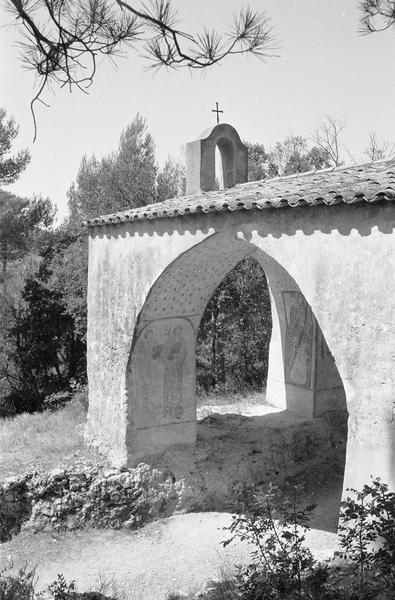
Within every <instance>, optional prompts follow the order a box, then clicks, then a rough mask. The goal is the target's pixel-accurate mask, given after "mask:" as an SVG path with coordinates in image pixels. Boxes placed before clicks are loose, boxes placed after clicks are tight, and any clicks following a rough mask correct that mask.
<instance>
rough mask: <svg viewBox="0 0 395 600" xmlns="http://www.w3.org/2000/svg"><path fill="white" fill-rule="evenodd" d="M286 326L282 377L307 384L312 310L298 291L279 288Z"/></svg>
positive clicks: (310, 371)
mask: <svg viewBox="0 0 395 600" xmlns="http://www.w3.org/2000/svg"><path fill="white" fill-rule="evenodd" d="M282 294H283V299H284V307H285V318H286V330H285V349H284V369H285V381H286V383H290V384H292V385H298V386H301V387H305V388H311V385H312V362H313V361H312V359H313V337H314V327H313V314H312V312H311V308H310V306H309V305H308V304H307V302H306V300H305V298H304V297H303V295H302V294H301V292H283V293H282Z"/></svg>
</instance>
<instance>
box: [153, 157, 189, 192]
mask: <svg viewBox="0 0 395 600" xmlns="http://www.w3.org/2000/svg"><path fill="white" fill-rule="evenodd" d="M185 188H186V179H185V166H184V165H183V164H182V163H181V162H179V161H176V160H174V159H172V158H170V157H169V158H168V159H167V160H166V162H165V165H164V167H163V169H162V171H160V172H159V173H158V176H157V178H156V200H157V202H163V200H167V199H168V198H176V197H178V196H183V195H184V194H185Z"/></svg>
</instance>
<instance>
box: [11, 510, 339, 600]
mask: <svg viewBox="0 0 395 600" xmlns="http://www.w3.org/2000/svg"><path fill="white" fill-rule="evenodd" d="M230 522H231V515H230V514H229V513H216V512H213V513H192V514H187V515H179V516H175V517H170V518H168V519H163V520H161V521H158V522H156V523H151V524H149V525H147V526H146V527H144V528H143V529H141V530H140V531H138V532H127V531H113V530H104V531H97V530H95V531H94V530H86V531H78V532H67V533H61V534H53V533H39V534H35V535H32V534H27V533H26V532H25V533H21V534H20V535H18V536H17V537H16V538H14V539H13V540H12V541H11V542H8V543H6V544H3V545H2V546H1V547H0V563H1V564H2V565H4V564H5V563H6V561H7V557H12V560H13V562H14V564H15V566H17V567H18V566H21V565H23V564H25V563H26V562H27V563H28V564H29V565H38V570H37V574H38V577H39V580H38V587H39V588H41V587H44V586H45V585H46V584H48V583H50V582H52V581H53V580H54V579H56V576H57V574H58V573H63V574H64V575H65V577H66V578H67V579H68V580H72V579H74V580H75V581H76V584H77V587H78V589H79V590H81V591H85V590H89V589H98V588H100V587H101V588H102V589H104V590H106V591H109V592H113V591H114V590H115V591H117V590H118V591H120V592H121V595H123V596H124V597H125V598H130V600H140V599H141V600H143V599H144V600H154V599H155V600H161V599H164V598H166V596H167V594H168V593H170V592H180V593H188V592H191V591H192V592H197V591H199V590H200V589H202V588H203V587H204V585H205V584H206V583H207V582H208V581H209V580H210V579H211V580H212V579H220V578H221V577H223V576H226V575H227V574H228V573H231V572H232V570H233V569H234V565H235V564H241V563H245V562H247V561H248V559H249V550H250V549H249V547H248V545H247V544H245V543H243V544H242V543H240V542H237V543H232V544H230V545H229V546H227V547H226V548H225V549H224V548H223V547H222V546H221V541H223V540H224V539H226V537H227V535H226V531H224V530H223V527H226V526H228V525H229V524H230ZM307 541H308V544H309V546H310V548H311V549H312V551H313V552H314V553H315V555H316V556H317V558H320V559H321V558H328V557H329V556H331V554H332V553H333V551H334V550H335V549H336V547H337V539H336V534H335V533H331V532H328V531H322V530H318V529H314V530H311V531H310V532H309V536H308V540H307ZM103 584H104V588H103Z"/></svg>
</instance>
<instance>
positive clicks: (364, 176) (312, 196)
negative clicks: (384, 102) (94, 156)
mask: <svg viewBox="0 0 395 600" xmlns="http://www.w3.org/2000/svg"><path fill="white" fill-rule="evenodd" d="M380 200H386V201H390V202H394V201H395V158H394V159H391V160H383V161H377V162H373V163H369V164H363V165H353V166H351V167H336V168H331V169H324V170H322V171H309V172H308V173H301V174H297V175H289V176H287V177H275V178H273V179H264V180H262V181H253V182H249V183H243V184H239V185H236V186H235V187H232V188H228V189H226V190H222V191H215V192H204V193H201V194H197V195H194V196H184V197H182V198H173V199H171V200H166V201H165V202H159V203H157V204H149V205H148V206H142V207H139V208H133V209H130V210H125V211H122V212H117V213H113V214H110V215H104V216H100V217H96V218H94V219H90V220H89V221H87V222H86V225H88V226H94V225H109V224H116V223H124V222H126V221H135V220H144V219H158V218H163V217H177V216H180V215H181V216H182V215H189V214H194V213H202V212H203V213H209V212H225V211H234V210H252V209H264V208H283V207H297V206H319V205H321V204H325V205H327V206H332V205H334V204H340V203H344V204H353V203H355V202H368V203H373V202H378V201H380Z"/></svg>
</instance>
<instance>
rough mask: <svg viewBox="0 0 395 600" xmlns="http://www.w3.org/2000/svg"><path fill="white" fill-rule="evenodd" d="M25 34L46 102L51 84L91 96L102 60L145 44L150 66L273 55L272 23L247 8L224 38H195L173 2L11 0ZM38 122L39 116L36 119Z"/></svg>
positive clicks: (198, 65) (25, 48)
mask: <svg viewBox="0 0 395 600" xmlns="http://www.w3.org/2000/svg"><path fill="white" fill-rule="evenodd" d="M7 7H8V8H9V10H10V12H11V14H12V15H13V17H14V20H15V24H16V25H17V28H18V30H19V34H20V36H21V39H22V42H21V44H20V45H21V48H22V59H23V61H24V62H25V64H26V65H27V66H28V67H29V68H31V69H33V70H34V71H35V73H36V75H38V77H39V86H38V92H37V94H36V95H35V97H34V98H33V100H32V104H31V105H32V112H33V118H34V104H35V102H36V101H37V100H40V99H41V95H42V93H43V91H44V89H45V88H46V87H47V86H48V85H49V84H50V83H56V84H58V85H60V86H64V85H67V86H68V87H69V89H70V90H72V89H73V88H79V89H81V90H84V91H86V89H87V88H88V87H89V86H90V85H91V84H92V82H93V79H94V77H95V74H96V69H97V67H98V58H100V57H102V56H110V57H115V56H116V55H117V54H119V52H120V50H122V48H125V47H131V48H133V49H135V48H136V47H140V48H141V51H142V53H143V54H144V56H146V57H148V59H149V60H150V64H151V66H152V67H160V66H165V67H172V68H180V67H188V68H190V69H204V68H206V67H209V66H211V65H214V64H216V63H218V62H220V61H222V60H223V59H224V58H225V57H226V56H228V55H232V54H246V53H252V54H255V55H257V56H261V57H262V56H263V57H264V56H269V55H270V51H271V50H272V43H273V35H272V33H271V28H270V27H269V24H268V20H267V18H266V17H265V15H263V14H258V13H256V12H254V11H252V10H250V9H249V8H247V9H244V10H241V11H240V13H239V14H238V15H235V16H234V18H233V22H232V24H231V26H230V28H229V30H228V32H227V34H226V35H224V36H223V37H221V36H220V35H219V34H218V33H217V32H215V31H209V30H205V31H204V32H203V33H201V34H199V35H196V36H193V35H191V34H188V33H186V32H184V31H182V30H181V29H180V28H179V26H178V18H177V13H176V11H175V10H174V8H173V7H172V4H171V2H170V1H169V0H150V2H149V3H148V4H147V5H145V6H143V8H142V9H141V10H138V9H137V8H135V7H134V6H133V5H132V4H129V3H128V2H125V1H123V0H115V2H110V1H109V0H87V1H86V2H72V1H71V0H7ZM34 122H35V119H34Z"/></svg>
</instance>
